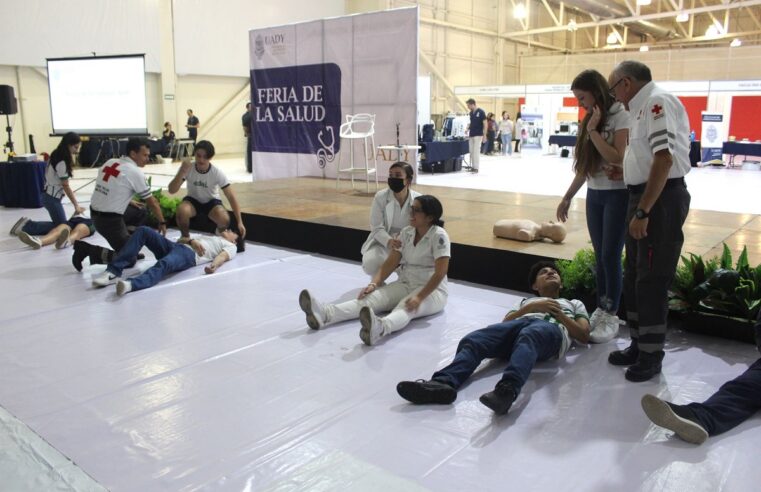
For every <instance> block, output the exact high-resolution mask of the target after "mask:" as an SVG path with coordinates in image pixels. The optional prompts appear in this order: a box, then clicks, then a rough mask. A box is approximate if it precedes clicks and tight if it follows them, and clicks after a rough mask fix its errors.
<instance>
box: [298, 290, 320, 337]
mask: <svg viewBox="0 0 761 492" xmlns="http://www.w3.org/2000/svg"><path fill="white" fill-rule="evenodd" d="M299 306H300V307H301V310H302V311H304V314H306V315H307V324H308V325H309V327H310V328H311V329H313V330H319V329H320V328H322V327H323V326H325V309H324V308H323V307H322V303H321V302H319V301H318V300H317V299H315V298H314V297H313V296H312V294H310V293H309V291H308V290H306V289H304V290H302V291H301V293H300V294H299Z"/></svg>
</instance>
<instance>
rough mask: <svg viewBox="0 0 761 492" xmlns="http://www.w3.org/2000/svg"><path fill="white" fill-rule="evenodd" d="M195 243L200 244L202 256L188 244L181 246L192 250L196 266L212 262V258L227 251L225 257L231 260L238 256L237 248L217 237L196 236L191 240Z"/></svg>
mask: <svg viewBox="0 0 761 492" xmlns="http://www.w3.org/2000/svg"><path fill="white" fill-rule="evenodd" d="M193 239H194V240H195V241H198V242H199V243H201V245H202V246H203V249H204V253H203V256H201V255H199V254H198V253H196V252H195V250H194V249H193V247H192V246H190V245H189V244H185V243H181V244H182V246H186V247H188V248H190V249H193V252H194V253H196V265H202V264H204V263H209V262H211V261H214V258H216V257H217V256H219V254H220V253H221V252H222V251H227V256H229V258H230V259H231V260H232V259H233V258H235V255H236V254H238V247H237V246H236V245H234V244H233V243H231V242H230V241H228V240H227V239H225V238H223V237H218V236H198V237H194V238H193Z"/></svg>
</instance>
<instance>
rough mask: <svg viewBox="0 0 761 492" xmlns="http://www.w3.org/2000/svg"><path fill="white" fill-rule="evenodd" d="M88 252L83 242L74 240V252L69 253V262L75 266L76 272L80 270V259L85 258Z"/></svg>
mask: <svg viewBox="0 0 761 492" xmlns="http://www.w3.org/2000/svg"><path fill="white" fill-rule="evenodd" d="M88 254H89V253H88V252H87V246H86V245H85V244H84V243H82V242H80V241H74V253H72V255H71V264H72V265H74V268H76V269H77V271H78V272H81V271H82V260H84V259H85V258H87V256H88Z"/></svg>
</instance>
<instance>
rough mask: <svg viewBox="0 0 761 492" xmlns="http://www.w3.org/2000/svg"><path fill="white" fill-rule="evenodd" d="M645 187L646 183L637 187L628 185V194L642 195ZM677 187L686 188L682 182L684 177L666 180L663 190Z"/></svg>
mask: <svg viewBox="0 0 761 492" xmlns="http://www.w3.org/2000/svg"><path fill="white" fill-rule="evenodd" d="M645 186H647V183H642V184H638V185H628V186H627V188H628V189H629V192H630V193H644V192H645ZM677 186H682V187H685V186H687V185H686V184H685V182H684V177H682V178H671V179H667V180H666V184H665V185H664V186H663V189H664V190H668V189H670V188H676V187H677Z"/></svg>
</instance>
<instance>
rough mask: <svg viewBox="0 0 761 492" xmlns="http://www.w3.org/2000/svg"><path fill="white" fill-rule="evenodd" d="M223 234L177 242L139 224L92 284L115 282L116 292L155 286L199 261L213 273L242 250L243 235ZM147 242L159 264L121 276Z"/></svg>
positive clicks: (120, 292) (133, 262)
mask: <svg viewBox="0 0 761 492" xmlns="http://www.w3.org/2000/svg"><path fill="white" fill-rule="evenodd" d="M220 234H221V236H199V237H196V238H193V239H191V238H180V239H179V240H178V241H177V242H176V243H175V242H172V241H170V240H168V239H167V238H165V237H164V236H162V235H161V234H159V233H158V232H156V231H154V230H153V229H151V228H149V227H145V226H141V227H138V228H137V229H136V230H135V232H134V233H133V234H132V236H130V238H129V240H128V241H127V244H125V245H124V247H122V249H120V250H119V252H118V253H117V254H116V256H115V257H114V259H113V260H111V262H110V263H109V264H108V266H107V267H106V271H105V272H103V273H102V274H101V275H99V276H98V277H95V278H94V279H93V281H92V284H93V287H105V286H107V285H110V284H113V283H116V293H117V294H118V295H120V296H121V295H124V294H126V293H127V292H131V291H135V290H142V289H147V288H148V287H153V286H154V285H156V284H157V283H159V282H160V281H161V279H163V278H164V277H166V276H167V275H169V274H170V273H174V272H181V271H183V270H187V269H188V268H191V267H194V266H196V265H202V264H204V263H210V264H209V265H206V268H204V271H205V272H206V273H207V274H209V273H214V272H216V271H217V269H218V268H219V267H220V266H221V265H222V264H223V263H224V262H226V261H228V260H231V259H233V258H234V257H235V255H236V253H238V252H239V251H242V250H243V238H242V237H240V236H238V235H237V234H236V233H234V232H233V231H231V230H225V231H222V232H221V233H220ZM143 246H145V247H147V248H148V249H149V250H151V252H152V253H153V254H154V256H156V260H157V261H156V264H155V265H153V266H152V267H150V268H149V269H148V270H146V271H144V272H143V273H141V274H140V275H138V276H136V277H132V278H130V279H122V278H121V276H122V272H123V271H124V269H125V268H128V267H130V266H131V265H134V264H135V261H136V260H137V254H138V252H139V251H140V249H141V248H142V247H143Z"/></svg>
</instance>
